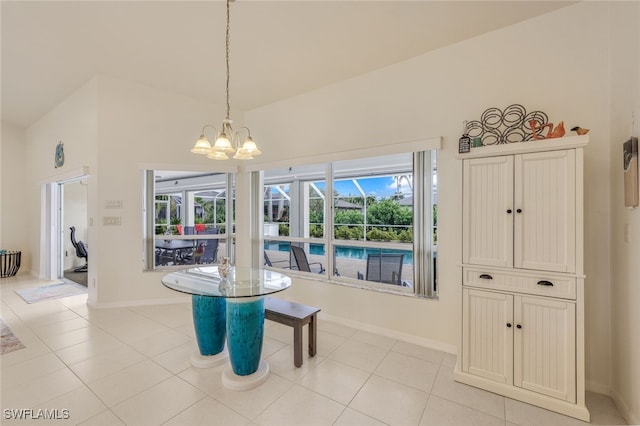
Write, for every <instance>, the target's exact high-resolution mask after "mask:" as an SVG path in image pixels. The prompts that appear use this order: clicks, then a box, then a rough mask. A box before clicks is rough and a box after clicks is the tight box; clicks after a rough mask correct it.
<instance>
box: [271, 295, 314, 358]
mask: <svg viewBox="0 0 640 426" xmlns="http://www.w3.org/2000/svg"><path fill="white" fill-rule="evenodd" d="M318 312H320V308H316V307H314V306H307V305H303V304H302V303H296V302H289V301H288V300H281V299H276V298H275V297H265V299H264V317H265V318H266V319H268V320H271V321H274V322H278V323H280V324H284V325H288V326H289V327H293V364H294V365H295V366H296V367H300V366H302V327H304V326H305V325H306V324H309V356H315V354H316V346H317V335H318V334H317V326H318V321H317V318H316V315H317V313H318Z"/></svg>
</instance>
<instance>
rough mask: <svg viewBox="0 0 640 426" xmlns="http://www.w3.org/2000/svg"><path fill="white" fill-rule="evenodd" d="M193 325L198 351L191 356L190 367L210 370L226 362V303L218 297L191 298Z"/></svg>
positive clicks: (194, 296) (197, 296)
mask: <svg viewBox="0 0 640 426" xmlns="http://www.w3.org/2000/svg"><path fill="white" fill-rule="evenodd" d="M191 310H192V313H193V325H194V328H195V333H196V341H197V342H198V349H197V351H196V352H194V353H193V355H192V356H191V365H193V366H194V367H197V368H210V367H215V366H218V365H222V364H224V363H226V362H227V359H228V358H229V357H228V353H227V351H226V350H225V347H224V345H225V340H226V339H225V338H226V317H227V315H226V311H227V305H226V301H225V299H223V298H220V297H208V296H199V295H196V294H194V295H192V296H191Z"/></svg>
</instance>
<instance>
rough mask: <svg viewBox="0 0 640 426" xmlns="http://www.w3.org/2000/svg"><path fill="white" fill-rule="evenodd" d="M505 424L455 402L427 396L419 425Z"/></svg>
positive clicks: (496, 418) (468, 425)
mask: <svg viewBox="0 0 640 426" xmlns="http://www.w3.org/2000/svg"><path fill="white" fill-rule="evenodd" d="M459 425H465V426H505V420H504V419H500V418H498V417H494V416H491V415H489V414H485V413H482V412H480V411H477V410H474V409H473V408H469V407H465V406H464V405H460V404H456V403H455V402H451V401H448V400H446V399H443V398H439V397H437V396H435V395H431V396H430V397H429V401H427V408H426V409H425V411H424V414H423V416H422V420H421V421H420V426H459Z"/></svg>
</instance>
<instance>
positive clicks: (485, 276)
mask: <svg viewBox="0 0 640 426" xmlns="http://www.w3.org/2000/svg"><path fill="white" fill-rule="evenodd" d="M480 279H483V280H492V279H493V277H492V276H491V275H489V274H482V275H480Z"/></svg>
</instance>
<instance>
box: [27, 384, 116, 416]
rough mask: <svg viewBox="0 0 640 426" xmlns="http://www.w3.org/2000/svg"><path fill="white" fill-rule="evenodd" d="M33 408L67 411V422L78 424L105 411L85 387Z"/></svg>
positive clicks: (100, 402) (103, 406)
mask: <svg viewBox="0 0 640 426" xmlns="http://www.w3.org/2000/svg"><path fill="white" fill-rule="evenodd" d="M33 408H41V409H57V410H60V411H62V410H68V414H69V417H68V419H69V422H65V423H72V424H78V423H80V422H83V421H85V420H88V419H90V418H91V417H93V416H95V415H97V414H98V413H100V412H101V411H104V410H105V409H106V407H105V405H104V404H103V403H102V401H100V399H98V397H97V396H95V395H94V393H93V392H91V391H90V390H89V388H87V387H86V386H83V387H81V388H78V389H76V390H73V391H71V392H69V393H66V394H64V395H61V396H59V397H57V398H54V399H51V400H49V401H46V402H43V403H42V404H39V405H37V406H36V407H33ZM60 423H61V421H60V420H52V421H48V422H43V423H42V424H60Z"/></svg>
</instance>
